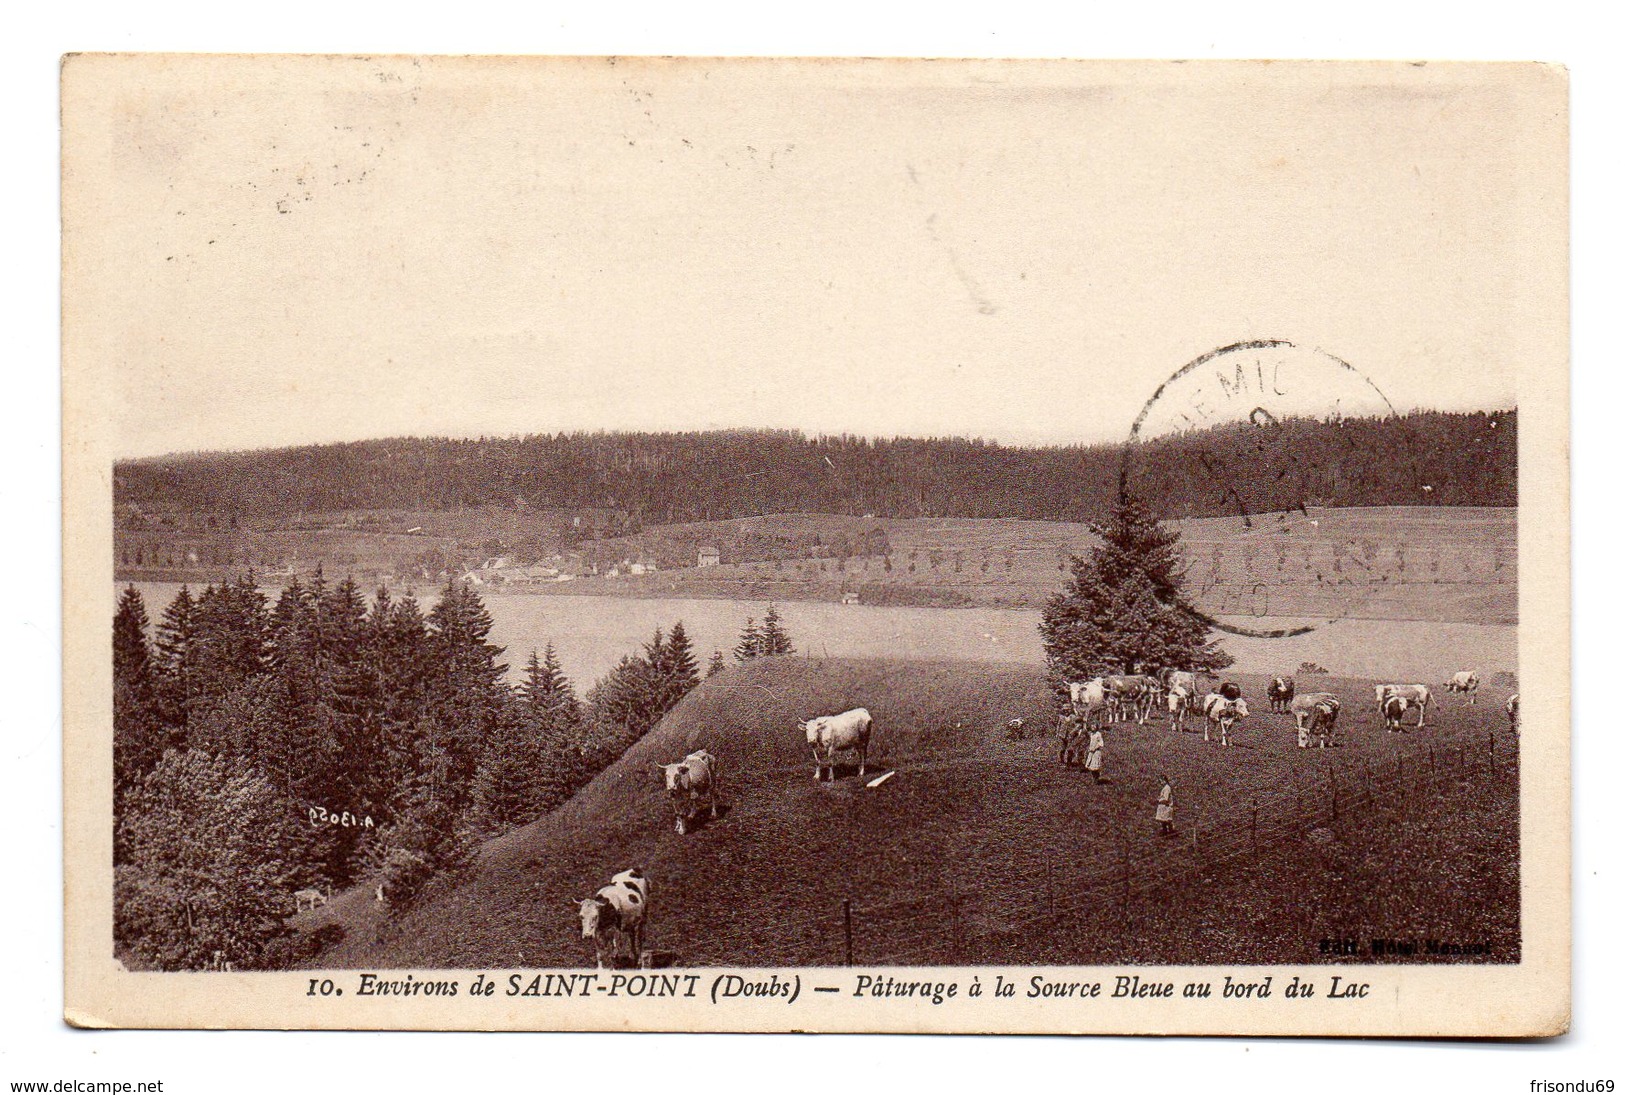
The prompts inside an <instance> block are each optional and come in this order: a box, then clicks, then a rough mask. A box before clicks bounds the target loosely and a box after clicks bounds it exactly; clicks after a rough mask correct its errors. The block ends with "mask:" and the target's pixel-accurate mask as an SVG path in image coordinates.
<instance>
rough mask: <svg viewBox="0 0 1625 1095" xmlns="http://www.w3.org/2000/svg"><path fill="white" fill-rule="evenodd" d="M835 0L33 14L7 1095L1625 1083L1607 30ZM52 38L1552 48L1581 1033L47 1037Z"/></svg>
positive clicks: (842, 49) (1616, 340) (1226, 9)
mask: <svg viewBox="0 0 1625 1095" xmlns="http://www.w3.org/2000/svg"><path fill="white" fill-rule="evenodd" d="M1129 8H1130V5H1128V4H1122V3H1119V4H1115V5H1112V6H1111V9H1110V10H1106V9H1095V8H1092V7H1088V6H1085V5H1081V4H1076V3H1074V4H1057V5H1053V6H1052V5H1038V4H1026V3H1011V2H1008V0H1002V2H1000V3H996V4H983V5H978V6H977V7H976V8H974V9H970V10H961V9H959V8H957V7H950V6H948V5H945V4H940V3H938V4H931V5H923V4H922V5H910V6H907V7H904V6H882V5H881V4H879V3H878V2H875V0H870V2H868V3H861V4H860V3H847V2H841V3H829V2H823V3H818V4H814V5H808V6H806V7H782V6H778V5H771V4H764V3H754V4H748V5H746V4H741V5H736V6H735V5H698V4H680V3H670V2H668V3H664V4H655V3H649V4H645V3H627V2H622V3H615V4H599V5H586V4H581V5H554V4H544V3H530V4H513V5H490V4H476V3H466V2H465V3H459V4H446V3H439V4H435V5H432V6H430V5H415V4H411V5H409V4H402V3H396V4H391V5H377V6H376V7H374V8H371V9H370V10H367V11H362V10H351V9H349V8H347V7H344V6H341V5H340V4H338V3H335V2H333V0H328V2H324V3H306V2H298V3H275V4H266V5H231V4H223V3H219V2H215V3H211V4H184V5H183V4H171V5H163V6H162V7H161V8H156V9H155V8H152V7H151V6H148V5H134V4H128V3H124V4H117V5H114V4H89V3H64V4H58V5H54V6H51V5H45V4H39V3H34V4H23V5H18V6H15V7H12V8H11V9H9V10H8V14H7V18H6V23H7V31H6V37H5V43H4V45H3V46H0V51H3V58H4V65H3V66H0V81H3V82H4V91H5V95H4V98H3V100H0V101H3V102H4V103H5V112H4V117H5V119H6V121H7V123H8V124H7V125H6V127H5V129H4V131H3V133H4V138H5V148H6V151H7V152H8V153H9V155H5V156H4V157H3V161H4V163H5V168H4V170H3V173H0V188H3V192H4V195H5V199H6V201H5V205H4V209H5V211H6V212H7V214H9V216H8V218H7V219H8V225H7V227H8V231H7V232H6V235H5V239H6V242H7V244H8V246H7V247H6V251H7V254H6V261H5V262H4V263H3V264H0V279H3V281H4V291H3V292H0V301H4V309H5V316H6V319H7V322H6V325H5V340H4V343H3V346H4V357H0V362H3V363H4V368H5V375H6V378H7V380H8V381H9V387H8V395H9V396H10V398H8V399H6V401H5V413H6V429H5V430H4V431H3V434H0V437H3V441H4V445H5V449H4V454H3V459H4V467H5V468H6V469H7V472H8V474H7V475H5V476H4V477H0V517H3V519H4V521H5V526H4V534H3V535H0V544H3V545H4V547H3V550H4V561H3V569H0V573H3V574H5V575H6V577H7V578H8V579H9V581H8V582H7V584H6V587H5V595H4V597H3V598H0V604H3V605H4V608H3V610H0V643H3V648H0V666H4V667H5V673H6V678H5V684H6V688H7V693H8V698H9V702H7V703H6V704H5V706H4V707H3V708H0V712H3V714H0V756H3V758H4V759H3V766H0V773H3V774H0V781H3V782H0V818H3V821H4V829H3V832H4V834H5V840H4V846H5V849H6V850H5V860H4V864H5V871H4V878H5V882H4V883H0V917H3V918H4V922H5V929H6V930H5V931H4V933H0V940H3V942H0V956H3V957H0V1008H3V1009H4V1010H3V1015H4V1020H3V1022H0V1091H5V1090H9V1083H10V1082H12V1081H16V1080H57V1079H78V1080H144V1079H145V1080H151V1079H163V1080H164V1081H165V1090H166V1091H171V1092H180V1093H186V1092H214V1091H232V1092H250V1093H252V1092H275V1091H282V1090H288V1089H307V1090H314V1091H352V1092H357V1093H359V1092H363V1091H364V1092H386V1091H387V1092H417V1091H439V1090H445V1089H455V1090H458V1091H470V1092H474V1091H481V1090H486V1089H487V1087H488V1086H489V1087H490V1088H491V1089H495V1090H504V1089H513V1090H527V1091H553V1090H561V1089H578V1088H587V1087H591V1088H594V1089H596V1090H598V1091H601V1092H605V1093H614V1092H626V1093H627V1095H633V1093H635V1092H636V1091H637V1090H639V1089H641V1088H644V1087H648V1086H651V1085H652V1086H657V1087H661V1088H669V1087H672V1086H676V1087H681V1088H687V1087H691V1086H692V1087H693V1088H695V1089H698V1090H710V1089H716V1088H721V1089H722V1090H728V1089H731V1088H736V1087H742V1086H744V1085H747V1084H748V1085H750V1086H751V1087H752V1088H755V1089H760V1090H763V1091H771V1092H773V1093H774V1095H778V1093H780V1092H796V1091H812V1090H818V1091H824V1090H827V1089H829V1088H831V1087H832V1086H833V1087H837V1088H839V1089H842V1090H847V1089H856V1090H882V1089H884V1090H903V1089H906V1090H910V1091H919V1090H930V1089H931V1088H932V1087H933V1086H935V1085H951V1088H952V1089H954V1090H976V1089H986V1090H1006V1089H1008V1090H1013V1091H1020V1090H1022V1089H1028V1088H1030V1089H1043V1090H1046V1091H1056V1090H1059V1091H1073V1090H1084V1089H1090V1088H1095V1087H1099V1086H1102V1085H1109V1086H1112V1087H1120V1086H1122V1087H1127V1086H1130V1085H1132V1086H1133V1087H1136V1088H1141V1089H1144V1090H1148V1091H1158V1092H1167V1091H1182V1090H1187V1089H1191V1088H1196V1087H1201V1088H1206V1089H1217V1090H1221V1091H1227V1090H1242V1089H1246V1090H1253V1091H1303V1092H1317V1093H1319V1092H1341V1091H1350V1092H1354V1091H1358V1092H1360V1093H1362V1095H1368V1093H1370V1092H1373V1091H1398V1092H1409V1091H1430V1090H1435V1089H1437V1090H1442V1091H1473V1092H1500V1091H1505V1092H1527V1091H1529V1090H1530V1087H1529V1081H1530V1080H1532V1079H1546V1080H1554V1081H1557V1080H1580V1079H1585V1080H1597V1079H1610V1078H1611V1079H1614V1080H1615V1081H1616V1082H1625V1075H1622V1073H1621V1069H1620V1067H1619V1066H1620V1062H1621V1060H1622V1059H1625V1055H1622V1054H1621V1053H1620V1051H1619V1042H1620V1038H1621V1033H1620V1031H1619V1029H1618V1020H1619V1018H1620V1016H1621V1009H1620V1007H1619V999H1620V996H1621V993H1622V992H1625V983H1622V981H1621V963H1620V960H1619V954H1620V951H1621V950H1622V949H1625V936H1622V935H1621V927H1620V925H1621V924H1622V923H1625V907H1622V904H1621V900H1620V898H1621V893H1620V885H1619V864H1620V856H1619V853H1618V847H1619V841H1620V832H1621V826H1620V824H1619V811H1620V807H1621V803H1620V795H1619V790H1618V784H1619V781H1618V779H1617V777H1616V771H1617V766H1618V762H1619V759H1620V748H1619V742H1620V739H1621V736H1622V729H1621V728H1620V727H1619V726H1618V725H1617V723H1616V722H1615V720H1616V719H1617V718H1618V717H1619V716H1618V715H1617V714H1616V712H1617V705H1614V704H1610V703H1608V702H1607V701H1608V699H1609V698H1610V694H1611V693H1612V690H1613V687H1614V685H1615V684H1616V683H1617V682H1616V680H1615V679H1614V677H1615V676H1617V670H1616V669H1615V668H1614V666H1615V663H1616V660H1617V649H1618V643H1617V636H1618V630H1617V626H1616V621H1617V620H1618V619H1619V618H1620V608H1621V605H1620V599H1619V596H1618V592H1617V589H1618V582H1617V581H1616V580H1615V579H1614V576H1613V573H1612V566H1611V564H1612V561H1613V558H1614V556H1615V551H1614V549H1613V545H1612V542H1611V536H1612V534H1614V532H1615V527H1616V521H1615V516H1614V515H1615V512H1616V509H1615V506H1614V504H1613V503H1615V502H1616V492H1615V491H1613V490H1611V489H1610V487H1612V486H1613V484H1614V483H1615V482H1616V481H1617V479H1616V476H1615V475H1613V474H1611V473H1612V472H1613V470H1614V466H1615V464H1616V462H1617V460H1618V450H1617V446H1616V445H1615V444H1613V443H1612V442H1613V439H1614V437H1615V436H1616V435H1617V432H1618V428H1617V425H1616V423H1615V422H1614V417H1615V412H1616V410H1617V408H1618V407H1619V406H1620V398H1619V396H1620V388H1621V385H1620V383H1619V380H1618V375H1619V374H1618V367H1619V357H1620V337H1619V331H1618V326H1619V323H1618V317H1619V316H1620V315H1621V314H1622V313H1625V308H1622V305H1621V301H1622V293H1621V291H1620V290H1621V285H1620V278H1619V275H1618V267H1619V260H1618V255H1619V254H1620V253H1621V251H1622V247H1621V245H1622V242H1625V241H1622V240H1621V238H1620V231H1619V228H1620V216H1619V208H1618V207H1619V195H1620V194H1621V192H1622V187H1621V179H1620V159H1621V154H1620V137H1621V134H1622V132H1625V125H1622V119H1621V115H1620V109H1619V108H1620V82H1621V78H1620V71H1621V65H1620V62H1619V58H1618V57H1617V56H1615V55H1614V53H1613V52H1612V51H1616V50H1618V49H1619V48H1620V45H1619V42H1620V36H1619V34H1618V33H1617V28H1616V27H1615V26H1614V25H1613V22H1614V21H1613V20H1612V19H1610V18H1607V17H1604V16H1599V15H1596V14H1593V13H1594V12H1596V11H1601V10H1604V6H1603V5H1587V4H1569V3H1541V4H1535V5H1521V6H1519V7H1518V8H1516V9H1514V8H1511V7H1509V6H1501V5H1494V4H1483V3H1480V4H1474V5H1439V6H1437V7H1431V6H1424V5H1422V4H1420V3H1416V2H1415V0H1412V2H1409V3H1393V2H1386V0H1385V2H1381V3H1366V4H1359V5H1343V6H1335V7H1334V6H1326V5H1319V6H1316V5H1304V4H1301V3H1295V4H1285V3H1282V4H1248V5H1237V4H1234V3H1231V4H1223V3H1211V2H1207V3H1178V4H1166V5H1162V6H1161V7H1160V8H1157V9H1155V10H1153V9H1150V8H1147V9H1146V11H1145V12H1144V13H1143V14H1135V13H1131V12H1130V11H1128V10H1127V9H1129ZM69 50H190V51H203V50H208V51H297V52H350V51H355V52H425V53H575V54H606V53H618V54H632V53H689V54H710V55H726V54H800V55H820V54H830V55H911V56H915V55H925V56H931V55H936V56H992V57H997V56H1015V57H1042V56H1072V57H1193V58H1209V57H1212V58H1224V57H1331V58H1430V59H1462V60H1479V59H1484V60H1496V59H1503V60H1545V61H1557V62H1562V63H1565V64H1567V65H1568V66H1569V67H1570V69H1571V79H1572V85H1571V91H1572V96H1573V99H1572V113H1571V120H1572V126H1573V206H1572V211H1573V239H1574V284H1573V314H1574V361H1575V366H1574V422H1573V442H1574V495H1573V512H1574V537H1575V538H1574V549H1573V560H1574V574H1575V588H1576V590H1577V591H1579V592H1578V595H1577V597H1576V600H1575V673H1574V680H1575V684H1576V691H1575V697H1574V699H1575V707H1574V717H1575V726H1576V730H1575V735H1574V754H1575V768H1574V789H1575V801H1576V813H1575V829H1574V832H1575V837H1574V852H1575V860H1574V883H1575V899H1576V935H1575V996H1574V1029H1573V1032H1572V1033H1571V1034H1569V1035H1568V1036H1567V1037H1564V1038H1560V1039H1555V1040H1552V1041H1549V1042H1544V1043H1528V1044H1520V1043H1427V1042H1361V1043H1348V1042H1331V1041H1287V1040H1276V1041H1268V1040H1243V1039H1206V1040H1203V1039H1169V1040H1165V1041H1149V1040H1133V1039H1062V1038H1010V1039H992V1038H968V1037H960V1038H893V1037H884V1038H882V1037H839V1038H838V1037H820V1038H815V1039H814V1038H795V1037H716V1036H712V1037H705V1038H687V1037H684V1038H679V1037H675V1036H672V1037H665V1036H662V1037H624V1036H608V1035H584V1036H562V1035H462V1034H452V1035H421V1034H419V1035H405V1034H326V1035H321V1034H281V1033H240V1034H239V1033H212V1034H211V1033H125V1032H117V1033H89V1032H83V1031H74V1030H70V1029H69V1028H67V1027H66V1026H65V1025H64V1024H63V1023H62V1021H61V1018H60V1016H61V1013H62V988H61V951H62V946H61V909H62V902H61V899H60V888H61V878H62V873H61V830H60V824H59V820H58V819H59V816H60V808H61V800H60V791H59V787H60V776H61V771H60V749H59V741H60V738H59V735H60V701H59V698H58V697H59V692H60V683H61V676H60V666H59V658H60V651H61V634H60V608H59V603H58V597H59V595H58V589H59V577H60V557H61V556H60V534H59V526H60V490H59V478H58V471H57V469H58V459H59V453H60V441H59V427H60V417H59V413H58V405H57V395H58V349H57V315H58V279H57V270H58V237H57V231H58V223H57V175H56V169H57V139H58V131H57V115H56V109H57V83H56V77H57V63H58V58H59V56H60V55H61V54H62V53H63V52H65V51H69Z"/></svg>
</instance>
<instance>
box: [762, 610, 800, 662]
mask: <svg viewBox="0 0 1625 1095" xmlns="http://www.w3.org/2000/svg"><path fill="white" fill-rule="evenodd" d="M760 649H761V652H762V654H764V655H766V656H767V657H778V656H779V655H782V654H794V653H795V652H796V648H795V644H793V643H792V642H791V641H790V633H789V632H787V631H785V630H784V621H783V619H782V618H781V617H780V616H779V608H778V606H777V605H775V604H772V603H771V602H769V604H768V606H767V615H766V616H764V617H763V618H762V632H761V644H760Z"/></svg>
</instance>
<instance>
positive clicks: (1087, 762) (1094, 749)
mask: <svg viewBox="0 0 1625 1095" xmlns="http://www.w3.org/2000/svg"><path fill="white" fill-rule="evenodd" d="M1105 759H1106V735H1104V734H1102V733H1101V732H1100V727H1098V726H1097V727H1095V728H1094V729H1093V730H1091V731H1089V753H1088V755H1087V756H1085V757H1084V758H1083V766H1084V767H1085V768H1087V769H1089V774H1090V775H1092V776H1094V777H1095V782H1096V783H1100V782H1101V777H1100V768H1101V765H1102V764H1103V763H1104V761H1105Z"/></svg>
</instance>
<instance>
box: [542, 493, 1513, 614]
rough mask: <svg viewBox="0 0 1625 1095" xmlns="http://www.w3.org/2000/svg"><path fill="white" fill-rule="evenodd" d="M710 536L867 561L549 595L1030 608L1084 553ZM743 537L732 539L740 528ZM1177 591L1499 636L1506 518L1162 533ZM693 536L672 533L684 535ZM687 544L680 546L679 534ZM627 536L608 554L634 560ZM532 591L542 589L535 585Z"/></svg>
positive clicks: (1219, 523)
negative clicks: (1175, 560) (864, 547)
mask: <svg viewBox="0 0 1625 1095" xmlns="http://www.w3.org/2000/svg"><path fill="white" fill-rule="evenodd" d="M716 525H717V526H722V525H727V526H734V528H732V529H720V528H717V527H714V526H712V527H708V528H707V530H706V531H708V532H710V533H711V534H712V535H713V536H714V538H715V539H718V540H723V541H724V542H726V538H727V536H729V535H740V536H742V535H745V534H746V532H753V533H754V534H756V535H759V536H767V535H769V533H770V532H771V533H774V534H777V535H780V536H783V537H785V538H786V539H794V540H796V541H797V542H808V541H810V539H811V538H812V537H814V536H816V537H818V538H819V539H821V540H827V541H834V540H837V539H840V540H842V541H844V542H849V543H861V542H863V541H864V540H865V539H866V538H869V537H870V536H872V535H874V534H875V533H876V532H878V533H879V534H882V535H884V537H885V539H886V541H887V543H888V544H889V551H887V552H886V553H885V554H882V555H851V556H848V557H844V558H843V557H840V556H834V557H829V556H820V557H815V558H783V559H771V560H763V561H746V562H729V561H728V557H727V555H726V554H725V555H724V562H723V563H722V565H720V566H712V567H704V568H697V567H685V568H683V569H678V570H661V571H660V572H658V573H655V574H648V575H641V576H631V575H622V576H619V577H617V578H614V579H607V578H593V579H589V580H585V581H579V582H572V583H568V588H567V590H566V587H562V586H561V587H553V588H556V589H557V590H559V591H567V592H569V593H572V594H582V593H589V594H591V593H603V594H615V595H622V596H626V595H631V596H684V597H728V598H735V599H741V600H770V599H771V600H780V601H788V600H828V601H839V600H841V599H842V598H843V597H846V596H850V595H855V596H856V597H857V598H858V599H859V600H860V601H862V602H864V603H869V604H889V605H924V606H938V607H955V606H967V605H980V606H985V607H995V608H1038V607H1041V606H1042V605H1043V604H1044V602H1045V601H1046V600H1047V599H1048V598H1049V597H1050V596H1051V595H1052V594H1054V592H1055V591H1056V590H1057V589H1059V588H1060V586H1061V584H1062V583H1063V582H1064V581H1065V579H1066V568H1067V564H1068V560H1069V559H1070V558H1071V556H1072V555H1073V554H1075V553H1079V552H1082V551H1083V550H1085V549H1086V548H1087V547H1088V546H1089V544H1090V543H1091V542H1092V535H1091V533H1090V532H1089V530H1088V528H1087V527H1086V526H1084V525H1072V524H1061V523H1056V522H1047V521H1014V520H1012V521H999V520H971V519H953V520H950V519H919V520H907V521H904V520H881V519H869V520H867V521H865V520H864V519H861V518H850V517H831V516H822V515H791V516H780V517H766V518H751V519H749V520H748V521H745V522H717V523H716ZM746 525H748V526H749V529H747V530H745V531H741V529H740V526H746ZM1173 525H1174V527H1175V528H1177V529H1178V530H1179V532H1180V533H1181V535H1182V537H1183V542H1184V549H1185V556H1186V559H1187V560H1188V566H1189V570H1188V575H1189V587H1190V591H1191V594H1192V596H1193V599H1194V600H1195V602H1196V604H1197V605H1198V606H1199V607H1201V608H1202V609H1203V610H1204V611H1206V612H1208V613H1210V614H1213V615H1223V616H1260V617H1262V616H1272V617H1289V616H1309V617H1318V618H1322V619H1345V618H1346V619H1366V620H1414V621H1436V622H1454V623H1468V624H1515V623H1516V622H1517V618H1518V598H1517V589H1518V584H1517V583H1518V565H1517V511H1516V510H1511V509H1466V508H1454V509H1452V508H1446V507H1436V508H1423V507H1417V508H1387V509H1373V510H1347V509H1342V510H1331V509H1329V510H1311V511H1310V513H1309V514H1308V515H1305V514H1302V513H1293V514H1271V515H1265V516H1260V517H1255V518H1253V519H1251V522H1250V523H1249V522H1248V521H1244V520H1243V519H1241V518H1239V517H1238V518H1211V519H1204V520H1193V521H1183V522H1174V523H1173ZM693 528H694V526H685V529H690V530H691V529H693ZM691 534H692V533H685V535H691ZM643 539H644V538H643V537H630V538H627V539H626V541H625V542H624V550H623V551H622V552H621V553H622V554H625V555H627V556H629V557H632V556H636V555H638V554H639V553H640V551H644V550H646V545H645V544H644V543H643ZM541 591H542V592H547V591H549V587H543V588H542V590H541Z"/></svg>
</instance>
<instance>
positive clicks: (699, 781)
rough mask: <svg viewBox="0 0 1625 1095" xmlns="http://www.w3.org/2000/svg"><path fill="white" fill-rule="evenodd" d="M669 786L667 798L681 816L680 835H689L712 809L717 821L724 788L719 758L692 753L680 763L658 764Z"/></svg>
mask: <svg viewBox="0 0 1625 1095" xmlns="http://www.w3.org/2000/svg"><path fill="white" fill-rule="evenodd" d="M655 767H656V768H658V769H660V771H661V773H662V775H663V777H664V782H665V785H666V795H667V797H668V798H670V799H671V805H672V809H673V810H675V811H676V813H677V834H678V835H679V836H682V835H684V834H686V833H687V832H688V827H689V825H691V824H692V823H693V821H694V819H695V817H697V816H699V814H700V813H701V811H704V810H709V811H710V813H711V820H713V821H715V820H716V818H717V795H718V794H719V793H720V791H721V789H722V773H721V771H720V770H719V769H718V768H717V758H716V757H713V756H712V755H711V754H710V753H707V752H706V751H705V750H704V749H701V750H699V751H698V752H694V753H690V754H689V755H688V756H686V757H684V758H683V759H682V760H680V761H678V762H677V763H676V764H657V765H655Z"/></svg>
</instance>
